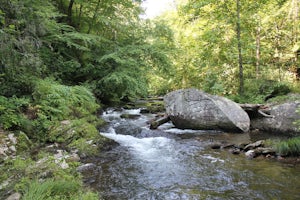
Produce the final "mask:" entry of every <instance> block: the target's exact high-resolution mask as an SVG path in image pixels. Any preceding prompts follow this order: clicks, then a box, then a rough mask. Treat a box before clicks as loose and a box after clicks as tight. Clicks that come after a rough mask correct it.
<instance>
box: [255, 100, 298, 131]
mask: <svg viewBox="0 0 300 200" xmlns="http://www.w3.org/2000/svg"><path fill="white" fill-rule="evenodd" d="M299 106H300V101H295V102H287V103H283V104H280V105H277V106H274V107H272V108H271V111H270V115H271V116H273V117H267V118H264V117H263V118H254V119H252V120H251V128H252V129H259V130H261V131H266V132H272V133H281V134H287V135H299V134H300V130H299V125H296V124H295V121H299V120H300V113H297V112H296V110H297V109H298V108H299Z"/></svg>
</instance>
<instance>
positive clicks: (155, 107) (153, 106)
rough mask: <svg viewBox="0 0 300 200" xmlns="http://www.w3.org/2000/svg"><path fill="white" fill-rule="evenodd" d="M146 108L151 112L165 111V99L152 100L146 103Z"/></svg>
mask: <svg viewBox="0 0 300 200" xmlns="http://www.w3.org/2000/svg"><path fill="white" fill-rule="evenodd" d="M146 109H147V110H149V112H150V113H159V112H165V104H164V102H163V101H150V102H148V103H147V104H146Z"/></svg>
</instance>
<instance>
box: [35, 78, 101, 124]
mask: <svg viewBox="0 0 300 200" xmlns="http://www.w3.org/2000/svg"><path fill="white" fill-rule="evenodd" d="M33 98H34V100H35V103H36V104H37V105H39V107H40V113H39V114H43V115H46V116H48V117H51V120H63V119H65V118H67V117H72V116H73V117H84V116H86V115H88V114H91V113H94V112H95V111H96V110H97V109H98V104H96V100H95V98H94V96H93V94H92V93H91V92H90V91H89V90H88V89H87V88H85V87H83V86H74V87H69V86H64V85H60V84H58V83H56V82H54V81H52V80H50V79H46V80H39V81H37V82H36V87H35V91H34V93H33Z"/></svg>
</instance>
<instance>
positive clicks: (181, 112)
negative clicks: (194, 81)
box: [164, 89, 250, 132]
mask: <svg viewBox="0 0 300 200" xmlns="http://www.w3.org/2000/svg"><path fill="white" fill-rule="evenodd" d="M164 101H165V106H166V112H167V114H168V115H169V116H170V118H171V120H172V122H173V124H174V125H175V126H176V127H177V128H181V129H196V130H225V131H231V132H247V131H248V130H249V127H250V119H249V116H248V115H247V113H246V112H245V111H244V110H243V109H242V108H241V107H240V106H239V105H238V104H237V103H235V102H233V101H231V100H229V99H226V98H224V97H220V96H214V95H210V94H207V93H204V92H202V91H200V90H197V89H182V90H177V91H174V92H171V93H169V94H167V95H166V96H165V98H164Z"/></svg>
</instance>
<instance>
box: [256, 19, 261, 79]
mask: <svg viewBox="0 0 300 200" xmlns="http://www.w3.org/2000/svg"><path fill="white" fill-rule="evenodd" d="M259 20H260V19H259ZM260 31H261V27H260V21H259V22H258V27H257V31H256V79H258V78H259V65H260Z"/></svg>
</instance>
